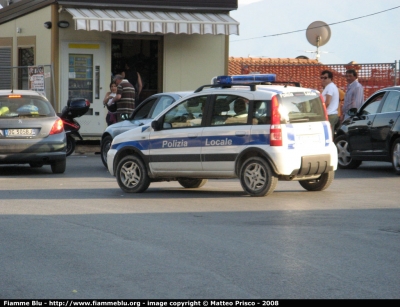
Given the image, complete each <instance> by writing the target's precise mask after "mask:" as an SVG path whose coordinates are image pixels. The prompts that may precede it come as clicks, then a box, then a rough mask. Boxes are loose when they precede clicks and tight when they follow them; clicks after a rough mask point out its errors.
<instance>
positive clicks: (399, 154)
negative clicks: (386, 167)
mask: <svg viewBox="0 0 400 307" xmlns="http://www.w3.org/2000/svg"><path fill="white" fill-rule="evenodd" d="M392 164H393V168H394V171H395V172H396V174H397V175H400V138H398V139H397V140H396V141H394V143H393V146H392Z"/></svg>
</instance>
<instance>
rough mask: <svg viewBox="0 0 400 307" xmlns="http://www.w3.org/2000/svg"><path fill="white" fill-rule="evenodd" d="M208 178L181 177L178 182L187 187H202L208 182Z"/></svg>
mask: <svg viewBox="0 0 400 307" xmlns="http://www.w3.org/2000/svg"><path fill="white" fill-rule="evenodd" d="M207 181H208V180H207V179H192V178H180V179H178V182H179V184H180V185H181V186H183V187H184V188H187V189H197V188H201V187H202V186H203V185H205V184H206V183H207Z"/></svg>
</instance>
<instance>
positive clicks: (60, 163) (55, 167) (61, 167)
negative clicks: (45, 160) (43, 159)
mask: <svg viewBox="0 0 400 307" xmlns="http://www.w3.org/2000/svg"><path fill="white" fill-rule="evenodd" d="M50 166H51V171H52V172H53V173H54V174H62V173H64V172H65V169H66V166H67V159H63V160H57V161H54V162H52V163H51V164H50Z"/></svg>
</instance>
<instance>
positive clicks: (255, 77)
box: [215, 74, 276, 84]
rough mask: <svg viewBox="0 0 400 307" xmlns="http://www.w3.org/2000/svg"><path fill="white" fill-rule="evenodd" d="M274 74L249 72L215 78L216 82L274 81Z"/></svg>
mask: <svg viewBox="0 0 400 307" xmlns="http://www.w3.org/2000/svg"><path fill="white" fill-rule="evenodd" d="M275 80H276V74H249V75H234V76H218V77H217V78H216V80H215V83H216V84H238V83H252V82H274V81H275Z"/></svg>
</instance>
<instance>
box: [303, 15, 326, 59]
mask: <svg viewBox="0 0 400 307" xmlns="http://www.w3.org/2000/svg"><path fill="white" fill-rule="evenodd" d="M306 37H307V40H308V42H309V43H310V44H311V45H313V46H316V47H317V51H316V52H315V53H316V58H317V61H318V60H319V57H320V51H319V47H321V46H323V45H325V44H326V43H327V42H328V41H329V39H330V38H331V29H330V28H329V26H328V25H327V24H326V23H325V22H323V21H314V22H313V23H311V24H310V25H309V26H308V28H307V31H306Z"/></svg>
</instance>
